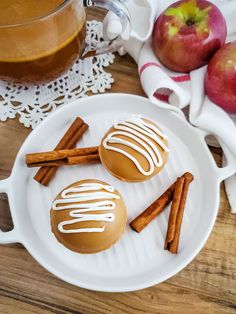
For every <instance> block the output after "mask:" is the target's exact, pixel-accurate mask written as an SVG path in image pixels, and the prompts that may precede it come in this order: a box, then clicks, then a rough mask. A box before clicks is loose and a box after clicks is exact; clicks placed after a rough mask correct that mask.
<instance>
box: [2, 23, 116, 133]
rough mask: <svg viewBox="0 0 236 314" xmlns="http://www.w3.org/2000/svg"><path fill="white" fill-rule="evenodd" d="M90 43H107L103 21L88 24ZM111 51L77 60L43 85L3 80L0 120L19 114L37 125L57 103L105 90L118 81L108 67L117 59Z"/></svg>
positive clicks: (95, 45)
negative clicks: (65, 70) (58, 75)
mask: <svg viewBox="0 0 236 314" xmlns="http://www.w3.org/2000/svg"><path fill="white" fill-rule="evenodd" d="M86 43H87V44H88V45H89V46H90V47H91V48H92V49H94V48H95V47H101V46H103V45H104V44H106V42H104V41H103V39H102V23H101V22H98V21H89V22H88V23H87V37H86ZM114 58H115V56H114V54H112V53H108V54H104V55H99V56H96V57H93V58H87V59H85V60H77V61H76V62H75V63H74V65H73V66H72V68H71V69H70V70H69V71H68V72H67V73H65V74H64V75H62V76H61V77H59V78H58V79H56V80H54V81H52V82H50V83H48V84H42V85H21V84H13V83H7V82H4V81H0V120H1V121H6V120H7V119H9V118H10V119H13V118H15V117H17V116H18V117H19V121H20V122H21V123H22V124H24V126H25V127H32V128H35V127H36V126H37V125H38V124H39V123H40V122H41V121H42V120H43V119H44V118H46V117H47V116H48V114H49V113H50V112H52V111H54V110H55V109H56V108H57V106H59V105H65V104H67V103H68V102H71V101H73V100H75V99H77V98H80V97H85V96H87V93H88V92H92V93H94V94H95V93H103V92H104V91H105V90H106V89H110V88H111V84H112V83H113V82H114V80H113V78H112V75H111V74H110V73H107V72H106V71H105V70H104V68H105V67H107V66H109V64H111V63H113V61H114Z"/></svg>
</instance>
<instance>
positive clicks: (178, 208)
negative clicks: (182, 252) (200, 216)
mask: <svg viewBox="0 0 236 314" xmlns="http://www.w3.org/2000/svg"><path fill="white" fill-rule="evenodd" d="M183 179H184V180H182V178H178V180H177V184H176V189H175V192H174V197H173V203H172V206H171V211H170V215H169V222H168V229H167V235H166V241H165V246H164V249H165V250H168V251H170V252H171V253H174V254H177V253H178V247H179V237H180V231H181V225H182V219H183V213H184V207H185V203H186V199H187V194H188V188H189V184H190V183H191V182H192V181H193V179H194V177H193V175H192V174H191V173H190V172H186V173H185V174H184V176H183Z"/></svg>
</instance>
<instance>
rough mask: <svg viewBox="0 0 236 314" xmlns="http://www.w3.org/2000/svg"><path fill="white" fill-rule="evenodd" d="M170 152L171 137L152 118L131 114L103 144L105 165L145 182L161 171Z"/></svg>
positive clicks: (129, 178)
mask: <svg viewBox="0 0 236 314" xmlns="http://www.w3.org/2000/svg"><path fill="white" fill-rule="evenodd" d="M168 153H169V148H168V140H167V136H166V135H165V134H164V133H163V132H162V131H161V129H160V128H159V127H158V126H157V125H156V124H155V123H154V122H152V121H150V120H148V119H145V118H140V117H138V116H134V117H131V118H130V119H128V120H125V121H121V122H118V123H116V124H114V125H113V126H112V127H111V128H110V129H109V130H108V132H107V133H106V134H105V135H104V137H103V139H102V141H101V144H100V146H99V155H100V159H101V162H102V164H103V165H104V166H105V168H106V169H107V170H108V171H109V172H110V173H111V174H112V175H114V176H115V177H117V178H118V179H120V180H123V181H130V182H141V181H145V180H147V179H149V178H151V177H153V176H154V175H156V174H157V173H159V172H160V171H161V169H162V168H163V167H164V165H165V164H166V162H167V158H168Z"/></svg>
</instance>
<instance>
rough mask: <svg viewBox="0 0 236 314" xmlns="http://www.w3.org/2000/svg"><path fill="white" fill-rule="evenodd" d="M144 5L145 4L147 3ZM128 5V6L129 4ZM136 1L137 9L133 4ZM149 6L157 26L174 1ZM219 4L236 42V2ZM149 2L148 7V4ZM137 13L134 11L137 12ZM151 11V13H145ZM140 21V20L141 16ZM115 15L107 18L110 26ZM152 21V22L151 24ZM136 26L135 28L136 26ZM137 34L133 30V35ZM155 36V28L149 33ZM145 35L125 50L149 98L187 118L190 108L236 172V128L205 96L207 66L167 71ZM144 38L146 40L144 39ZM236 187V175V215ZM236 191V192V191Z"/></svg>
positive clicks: (152, 1)
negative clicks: (232, 161) (231, 158)
mask: <svg viewBox="0 0 236 314" xmlns="http://www.w3.org/2000/svg"><path fill="white" fill-rule="evenodd" d="M140 1H143V3H142V4H143V5H145V3H144V2H145V0H140ZM126 2H127V4H129V5H127V6H128V7H129V11H130V12H136V11H135V9H134V7H135V5H136V4H137V2H139V0H133V1H130V0H127V1H126ZM126 2H125V3H126ZM131 2H133V7H132V3H131ZM146 2H147V3H148V5H149V6H150V7H152V9H153V10H156V14H151V15H146V19H147V20H148V23H149V24H150V23H151V22H152V23H153V22H154V20H155V17H157V16H158V15H159V14H160V13H161V12H162V11H163V10H164V9H165V8H166V7H167V6H168V5H170V3H172V2H175V1H173V0H168V1H165V2H164V3H163V2H162V1H160V2H159V6H157V3H158V2H157V1H156V0H146ZM212 2H215V3H216V4H217V5H219V8H220V10H221V11H222V13H223V14H224V16H225V18H226V21H227V29H228V37H227V41H231V40H233V39H235V35H234V33H236V22H235V21H236V0H231V1H227V2H226V1H222V0H218V1H212ZM147 3H146V4H147ZM132 8H133V9H134V10H133V9H132ZM145 12H147V11H145ZM135 14H136V18H137V13H135ZM109 19H110V20H111V19H112V16H111V15H110V17H109V16H108V17H107V21H106V23H107V25H108V24H109ZM150 21H151V22H150ZM132 27H134V26H132ZM135 33H136V34H137V32H135V30H133V34H135ZM147 34H148V35H149V34H151V29H150V28H149V29H148V30H147ZM142 35H143V36H137V35H136V36H131V38H130V39H129V41H127V42H126V43H124V49H125V50H126V51H127V52H128V53H129V54H130V55H131V56H132V57H133V58H134V60H135V61H136V62H137V64H138V69H139V74H140V81H141V84H142V87H143V89H144V91H145V93H146V95H147V96H148V97H149V99H150V100H151V101H152V102H153V103H155V104H156V105H158V106H160V107H164V108H167V109H170V110H174V111H176V112H178V113H179V114H181V115H183V111H182V109H183V108H185V107H186V106H188V105H189V104H190V106H189V117H188V119H189V122H190V123H191V124H193V125H195V126H197V127H199V128H201V129H204V130H206V131H208V132H209V133H210V134H213V135H214V136H215V137H216V138H217V140H218V141H219V142H220V143H221V144H222V145H223V146H224V147H227V151H230V152H231V155H232V156H234V158H235V172H236V125H235V123H234V122H233V121H232V119H231V118H230V117H229V115H228V114H226V113H225V112H224V111H223V110H222V109H221V108H220V107H218V106H216V105H214V104H213V103H212V102H211V101H210V100H209V99H208V97H207V96H205V93H204V86H203V78H204V74H205V71H206V66H205V67H202V68H200V69H198V70H195V71H192V72H191V73H190V74H186V73H182V74H181V73H175V72H172V71H170V70H168V69H166V68H165V67H164V66H163V65H162V64H161V63H160V62H159V60H158V59H157V58H156V56H155V55H154V53H153V51H152V48H151V44H150V39H149V40H146V37H145V36H144V34H142ZM142 39H143V40H142ZM235 185H236V174H235V175H234V176H233V177H231V178H230V179H227V180H225V187H226V192H227V195H228V199H229V202H230V205H231V211H232V213H236V193H235V192H233V189H235ZM235 191H236V190H235Z"/></svg>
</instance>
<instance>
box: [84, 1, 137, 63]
mask: <svg viewBox="0 0 236 314" xmlns="http://www.w3.org/2000/svg"><path fill="white" fill-rule="evenodd" d="M83 4H84V6H85V7H92V6H97V7H100V8H103V9H106V10H108V11H111V12H113V13H115V14H116V15H117V16H118V18H119V19H120V22H121V26H122V32H121V35H119V36H117V37H115V38H113V39H112V40H110V41H109V44H108V45H107V46H106V47H101V48H98V49H97V50H96V51H94V50H89V49H88V48H85V51H84V53H83V55H82V58H87V57H91V56H95V55H99V54H103V53H107V52H114V51H116V50H117V49H118V48H119V47H120V43H119V39H124V37H125V38H128V37H129V34H130V30H131V23H130V15H129V12H128V10H127V8H126V6H125V5H124V3H122V2H121V1H120V0H83ZM124 34H125V36H124Z"/></svg>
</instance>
